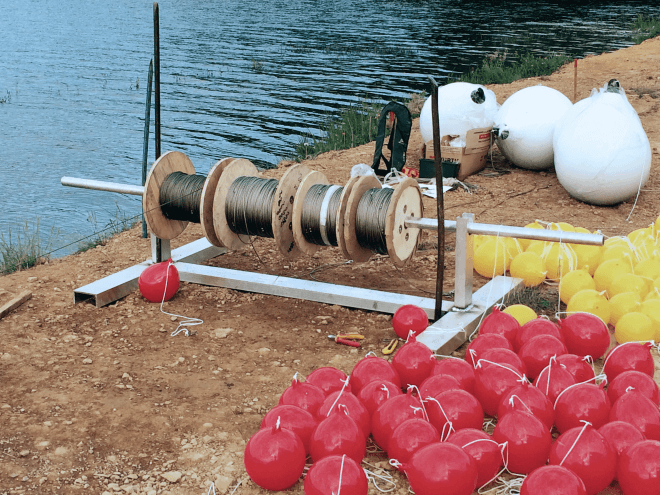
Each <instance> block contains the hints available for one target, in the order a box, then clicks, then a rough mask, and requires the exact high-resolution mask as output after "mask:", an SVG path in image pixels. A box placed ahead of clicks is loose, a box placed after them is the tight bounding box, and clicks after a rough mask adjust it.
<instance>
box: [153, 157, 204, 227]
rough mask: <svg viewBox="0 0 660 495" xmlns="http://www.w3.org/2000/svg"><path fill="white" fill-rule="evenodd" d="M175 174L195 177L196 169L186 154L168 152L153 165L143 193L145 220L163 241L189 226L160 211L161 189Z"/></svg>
mask: <svg viewBox="0 0 660 495" xmlns="http://www.w3.org/2000/svg"><path fill="white" fill-rule="evenodd" d="M173 172H183V173H184V174H189V175H193V174H194V173H195V167H193V164H192V162H191V161H190V158H188V157H187V156H186V155H185V154H184V153H181V152H180V151H168V152H167V153H165V154H164V155H161V156H160V158H159V159H158V160H156V161H155V162H154V164H153V165H152V167H151V170H149V174H148V175H147V180H146V182H145V183H144V192H143V193H142V211H143V212H144V218H145V220H146V221H147V225H148V226H149V228H150V229H151V231H152V232H153V233H154V234H155V235H156V236H157V237H159V238H161V239H174V238H175V237H176V236H178V235H179V234H181V232H183V231H184V230H185V228H186V226H187V225H188V222H184V221H181V220H170V219H169V218H166V217H165V215H163V212H162V211H161V209H160V188H161V186H162V185H163V181H164V180H165V179H166V178H167V177H168V176H169V175H170V174H171V173H173Z"/></svg>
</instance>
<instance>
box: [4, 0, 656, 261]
mask: <svg viewBox="0 0 660 495" xmlns="http://www.w3.org/2000/svg"><path fill="white" fill-rule="evenodd" d="M457 4H458V2H449V1H434V2H430V1H424V2H423V1H413V0H408V1H405V0H403V1H386V0H373V1H357V0H334V1H325V2H319V1H312V0H287V1H281V0H273V1H264V0H260V1H256V0H241V1H237V0H223V1H220V0H208V1H205V2H199V1H197V0H180V1H176V2H175V1H169V0H166V1H163V2H160V4H159V5H160V37H161V119H162V151H163V152H165V151H168V150H174V149H176V150H180V151H183V152H184V153H186V154H188V156H190V158H191V159H192V161H193V163H194V164H195V167H196V168H197V171H198V172H200V173H205V172H206V171H208V169H209V168H210V166H211V165H212V164H213V163H215V162H216V161H217V160H218V159H220V158H223V157H226V156H234V157H241V158H248V159H251V160H253V161H254V162H255V163H257V164H258V165H261V166H264V167H265V166H269V165H270V166H272V165H275V164H276V163H277V162H278V161H279V159H281V158H282V157H286V156H289V155H290V154H291V153H292V150H293V147H294V145H295V144H296V143H297V142H298V141H299V139H300V138H299V136H300V135H301V133H303V132H307V131H310V130H311V131H312V132H316V133H318V131H317V129H318V126H319V124H320V123H321V122H322V121H323V120H324V119H325V118H327V117H328V116H330V115H333V114H335V113H336V112H337V111H338V109H339V108H341V107H342V106H344V105H347V104H351V103H356V102H359V101H360V100H361V99H371V100H378V101H381V100H382V101H387V100H389V99H396V98H402V97H405V96H407V95H408V94H410V93H412V92H415V91H420V90H422V89H427V88H428V78H427V76H428V75H429V74H431V75H433V76H435V77H436V79H439V80H442V78H444V77H446V75H447V74H449V73H452V72H454V73H457V72H462V71H466V70H469V69H470V68H471V67H475V66H477V65H479V63H480V62H481V61H482V60H483V58H484V57H485V56H486V55H487V54H490V53H493V52H495V51H496V50H499V51H500V52H501V51H502V50H503V49H505V48H508V50H509V53H512V52H515V51H516V50H519V49H521V48H525V49H529V50H532V51H533V52H535V53H537V54H539V55H545V54H548V53H566V54H568V55H571V56H583V55H585V54H588V53H601V52H603V51H609V50H614V49H617V48H621V47H624V46H628V45H630V44H632V43H631V41H630V40H631V36H630V30H629V26H630V24H631V23H632V22H633V21H634V19H635V18H636V17H637V16H638V15H639V14H647V15H658V13H659V12H658V8H657V7H650V6H648V2H641V1H640V2H634V1H633V2H618V1H609V2H606V1H604V2H571V3H570V5H569V3H568V2H560V1H557V2H548V1H546V2H542V1H541V2H515V1H509V2H497V3H491V2H479V1H472V2H463V3H462V4H461V5H457ZM0 12H1V13H2V17H1V18H2V20H3V29H2V30H0V47H2V49H1V51H0V99H7V100H8V101H7V102H6V103H3V104H0V149H1V150H2V159H1V160H0V172H1V173H2V179H1V180H0V198H2V207H3V210H4V211H3V213H4V214H3V216H2V220H0V233H4V235H5V237H6V236H7V233H8V231H9V229H10V228H11V230H12V232H15V231H16V229H18V228H20V226H21V225H23V223H24V222H25V221H26V220H27V221H29V222H31V223H32V222H34V221H35V220H36V219H37V218H38V219H39V220H40V225H41V232H42V233H44V234H47V232H48V230H50V228H51V227H55V228H58V229H60V232H61V234H60V237H59V238H58V240H57V242H56V245H55V247H58V246H61V245H64V244H66V243H67V242H73V241H75V240H76V239H79V238H81V237H83V236H85V235H89V234H90V233H92V232H93V230H94V226H95V225H96V227H97V228H102V227H103V226H104V225H105V224H106V223H107V222H108V220H109V219H110V218H112V217H113V215H114V214H115V213H116V211H117V208H118V207H119V208H120V209H121V210H122V211H123V212H124V214H125V215H128V216H132V215H138V214H139V213H140V211H141V210H140V198H138V197H127V196H122V195H117V194H113V193H105V192H95V191H85V190H81V189H73V188H65V187H63V186H62V185H60V178H61V177H62V176H64V175H68V176H74V177H83V178H93V179H100V180H110V181H115V182H123V183H130V184H139V183H140V181H141V161H142V145H143V133H144V115H145V98H146V81H147V74H148V67H149V60H150V59H151V57H152V53H153V17H152V15H153V8H152V3H151V2H146V1H129V0H115V1H112V2H98V1H90V2H74V1H71V0H69V1H67V0H39V1H36V0H26V1H23V2H15V1H12V0H0ZM603 82H605V81H603ZM151 131H152V134H151V136H152V141H151V143H150V150H149V160H150V162H151V161H153V156H154V145H153V113H152V130H151ZM75 249H76V245H75V244H74V245H73V246H70V247H69V248H65V249H63V250H60V251H57V252H55V253H53V256H61V255H63V254H66V253H68V252H71V251H75Z"/></svg>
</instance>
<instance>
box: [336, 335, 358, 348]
mask: <svg viewBox="0 0 660 495" xmlns="http://www.w3.org/2000/svg"><path fill="white" fill-rule="evenodd" d="M328 338H329V339H333V340H334V341H335V342H337V343H338V344H344V345H349V346H351V347H360V343H359V342H354V341H353V340H348V339H355V340H363V339H364V335H360V334H357V333H352V334H348V335H328Z"/></svg>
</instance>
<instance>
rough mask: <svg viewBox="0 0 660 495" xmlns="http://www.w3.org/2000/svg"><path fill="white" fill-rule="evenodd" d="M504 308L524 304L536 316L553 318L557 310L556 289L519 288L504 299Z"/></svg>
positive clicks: (542, 287)
mask: <svg viewBox="0 0 660 495" xmlns="http://www.w3.org/2000/svg"><path fill="white" fill-rule="evenodd" d="M503 302H504V305H505V306H512V305H513V304H524V305H525V306H528V307H530V308H532V309H533V310H534V311H535V312H536V314H537V315H547V316H553V315H554V311H555V309H556V308H557V289H554V288H547V287H544V286H541V287H521V288H520V289H518V290H515V291H513V292H511V293H509V294H508V295H507V296H506V297H505V298H504V301H503Z"/></svg>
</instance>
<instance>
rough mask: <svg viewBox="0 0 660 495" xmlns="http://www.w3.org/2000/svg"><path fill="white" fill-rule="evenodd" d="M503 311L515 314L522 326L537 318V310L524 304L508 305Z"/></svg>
mask: <svg viewBox="0 0 660 495" xmlns="http://www.w3.org/2000/svg"><path fill="white" fill-rule="evenodd" d="M502 313H507V314H510V315H511V316H513V317H514V318H515V319H516V321H517V322H518V324H519V325H520V326H523V325H524V324H525V323H527V322H528V321H532V320H535V319H536V317H537V314H536V312H535V311H534V310H533V309H532V308H530V307H529V306H525V305H524V304H514V305H512V306H507V308H506V309H505V310H504V311H502Z"/></svg>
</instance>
